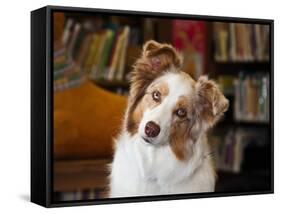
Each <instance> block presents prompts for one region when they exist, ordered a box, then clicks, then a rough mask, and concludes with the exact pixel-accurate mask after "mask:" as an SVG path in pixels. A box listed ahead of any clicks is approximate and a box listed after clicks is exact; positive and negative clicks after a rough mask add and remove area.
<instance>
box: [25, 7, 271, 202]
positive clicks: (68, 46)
mask: <svg viewBox="0 0 281 214" xmlns="http://www.w3.org/2000/svg"><path fill="white" fill-rule="evenodd" d="M273 27H274V25H273V20H265V19H257V18H253V19H250V18H238V17H216V16H203V15H200V16H199V15H186V14H172V13H157V12H146V11H141V12H139V11H138V12H137V11H122V10H108V9H90V8H75V7H61V6H47V7H43V8H40V9H37V10H34V11H32V12H31V201H32V202H34V203H37V204H39V205H42V206H45V207H58V206H73V205H88V204H107V203H123V202H141V201H157V200H175V199H188V198H204V197H218V196H220V197H221V196H236V195H253V194H265V193H273V192H274V181H273V177H274V176H273V173H274V167H273V164H274V163H273V160H274V157H273V155H274V153H273V151H274V138H273V136H274V135H273V132H274V122H273V121H274V109H273V106H274V105H273V102H274V101H273V97H274V96H273V93H274V86H273V82H274V81H273V74H274V73H273V71H274V55H273V53H274V52H273V48H274V38H273V29H274V28H273Z"/></svg>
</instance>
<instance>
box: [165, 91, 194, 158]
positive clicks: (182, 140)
mask: <svg viewBox="0 0 281 214" xmlns="http://www.w3.org/2000/svg"><path fill="white" fill-rule="evenodd" d="M192 103H193V100H192V97H186V96H181V97H179V99H178V101H177V104H176V106H175V107H174V109H173V113H174V115H173V117H174V119H173V122H172V127H171V130H170V136H169V143H170V147H171V149H172V151H173V152H174V154H175V156H176V158H177V159H178V160H180V161H183V160H187V159H188V158H190V157H191V155H192V147H191V146H192V139H193V137H192V136H191V134H192V133H191V132H190V130H191V128H192V125H193V124H192V123H193V121H192V117H193V105H192ZM179 108H183V109H185V110H186V116H185V117H184V118H179V117H178V116H177V115H176V111H177V110H178V109H179Z"/></svg>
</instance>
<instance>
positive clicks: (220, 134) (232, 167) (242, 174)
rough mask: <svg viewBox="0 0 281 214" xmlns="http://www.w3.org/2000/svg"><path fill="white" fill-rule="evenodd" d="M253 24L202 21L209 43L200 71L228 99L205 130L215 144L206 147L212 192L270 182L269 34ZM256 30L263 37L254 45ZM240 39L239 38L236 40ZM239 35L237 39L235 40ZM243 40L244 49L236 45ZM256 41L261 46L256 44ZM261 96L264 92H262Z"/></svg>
mask: <svg viewBox="0 0 281 214" xmlns="http://www.w3.org/2000/svg"><path fill="white" fill-rule="evenodd" d="M255 28H256V26H254V25H252V26H250V25H247V24H238V25H237V26H236V24H227V23H212V24H209V25H208V39H207V43H209V44H210V45H209V47H208V51H207V53H206V54H207V57H206V58H207V63H206V64H207V67H208V71H206V74H208V75H209V76H210V77H212V78H215V79H216V80H217V82H218V83H219V85H220V86H221V88H222V90H223V91H224V93H225V95H226V97H227V98H228V99H229V101H230V108H229V110H228V111H227V112H226V114H225V117H224V118H223V119H222V120H221V121H220V122H219V123H218V125H217V127H216V128H215V130H213V131H212V133H210V141H213V143H214V144H215V145H213V146H212V148H213V151H214V153H216V155H214V156H215V157H216V165H217V168H218V182H217V184H218V185H217V187H216V191H218V192H224V191H225V190H226V189H227V190H228V191H238V190H244V191H250V190H252V189H255V190H264V189H268V188H269V185H270V170H269V169H270V157H271V155H270V147H271V145H270V128H269V117H270V115H269V81H270V77H269V74H270V70H271V67H270V62H269V57H268V56H269V43H268V39H269V38H266V35H267V37H268V36H269V29H267V27H265V26H262V28H264V32H261V31H262V30H261V29H260V28H261V27H260V26H259V27H257V28H258V29H256V30H257V31H254V30H255ZM235 29H236V31H235ZM259 30H260V31H259ZM233 31H235V33H236V34H234V32H233ZM258 31H259V32H260V34H263V38H264V41H261V38H259V42H257V41H256V43H255V44H254V42H255V39H254V37H255V36H256V35H255V33H256V34H257V32H258ZM231 34H232V35H231ZM233 37H236V44H235V42H233V41H232V40H234V39H235V38H233ZM241 37H245V38H244V39H242V41H241ZM250 38H251V39H250ZM239 39H240V41H237V40H239ZM237 43H240V44H237ZM243 43H250V44H251V46H250V47H249V46H248V47H247V48H246V49H247V50H241V47H244V46H247V45H245V44H244V46H243V45H242V44H243ZM260 44H261V45H262V46H263V47H264V48H260V47H258V46H259V45H260ZM235 45H236V46H239V47H240V49H239V48H237V47H235ZM266 46H267V48H266ZM233 50H236V51H237V53H240V54H242V53H244V58H243V57H242V56H240V57H238V58H239V59H235V60H233V58H231V57H233V55H235V54H233ZM231 51H232V53H231ZM257 52H259V53H257ZM262 53H263V54H262ZM231 54H232V56H231ZM222 55H223V56H222ZM242 55H243V54H242ZM250 55H251V57H249V56H250ZM247 56H248V58H247ZM234 58H235V57H234ZM262 91H263V92H262ZM263 94H265V96H262V95H263ZM263 104H264V105H263ZM239 110H241V111H242V112H244V114H243V113H241V111H240V112H239ZM239 113H240V115H239ZM248 115H250V116H249V117H248ZM254 115H255V116H254ZM261 115H262V116H261Z"/></svg>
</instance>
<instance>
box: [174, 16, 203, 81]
mask: <svg viewBox="0 0 281 214" xmlns="http://www.w3.org/2000/svg"><path fill="white" fill-rule="evenodd" d="M172 45H173V46H174V47H175V48H176V49H177V50H179V51H180V52H181V53H182V55H183V58H184V61H183V70H184V71H185V72H187V73H189V74H190V75H191V76H192V77H194V78H195V79H197V78H198V77H199V76H200V75H201V74H203V73H204V69H205V68H204V64H205V58H206V48H207V47H206V23H205V22H204V21H191V20H173V21H172Z"/></svg>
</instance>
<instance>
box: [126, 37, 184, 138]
mask: <svg viewBox="0 0 281 214" xmlns="http://www.w3.org/2000/svg"><path fill="white" fill-rule="evenodd" d="M155 59H156V60H155ZM172 66H173V67H176V68H179V67H180V66H181V59H180V56H179V54H178V53H177V52H176V50H175V49H174V48H173V47H172V46H171V45H168V44H160V43H157V42H155V41H148V42H146V43H145V45H144V47H143V52H142V56H141V57H140V58H139V59H138V60H137V61H136V63H135V65H134V68H133V71H132V76H131V87H130V94H129V101H128V108H127V113H126V124H125V127H126V129H127V131H128V132H129V133H131V134H135V133H136V131H137V129H138V123H137V122H138V121H136V120H135V119H134V117H133V112H134V110H135V109H136V107H137V105H138V103H139V102H140V100H141V98H142V97H143V96H144V95H145V92H146V89H147V88H148V86H149V85H150V84H151V83H152V82H153V80H155V79H156V78H157V77H160V76H161V75H162V74H163V72H164V71H165V70H167V69H169V68H170V67H172Z"/></svg>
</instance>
